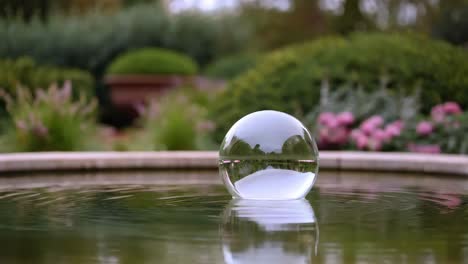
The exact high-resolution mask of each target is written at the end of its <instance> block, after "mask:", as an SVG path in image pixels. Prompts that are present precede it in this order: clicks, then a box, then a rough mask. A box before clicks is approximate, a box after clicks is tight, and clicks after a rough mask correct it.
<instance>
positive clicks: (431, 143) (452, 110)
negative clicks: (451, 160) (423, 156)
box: [400, 102, 468, 154]
mask: <svg viewBox="0 0 468 264" xmlns="http://www.w3.org/2000/svg"><path fill="white" fill-rule="evenodd" d="M467 121H468V114H467V113H463V111H462V109H461V108H460V106H459V105H458V104H457V103H455V102H446V103H444V104H439V105H436V106H434V107H433V108H432V110H431V114H430V116H429V117H425V118H423V119H421V120H420V121H419V122H415V123H413V124H408V129H406V130H405V131H404V133H403V135H402V137H401V139H400V140H401V141H402V143H404V144H405V147H406V149H407V150H409V151H411V152H422V153H441V152H444V153H460V154H464V153H468V134H467V133H466V131H468V124H467Z"/></svg>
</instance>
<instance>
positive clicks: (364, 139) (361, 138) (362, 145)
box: [356, 134, 369, 149]
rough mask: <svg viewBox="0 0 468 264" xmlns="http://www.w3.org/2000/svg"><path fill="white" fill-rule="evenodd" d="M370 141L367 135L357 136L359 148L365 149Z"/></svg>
mask: <svg viewBox="0 0 468 264" xmlns="http://www.w3.org/2000/svg"><path fill="white" fill-rule="evenodd" d="M368 143H369V138H368V137H367V136H366V135H364V134H360V135H359V136H357V138H356V146H357V148H358V149H365V148H366V147H367V144H368Z"/></svg>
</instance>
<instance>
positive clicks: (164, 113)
mask: <svg viewBox="0 0 468 264" xmlns="http://www.w3.org/2000/svg"><path fill="white" fill-rule="evenodd" d="M184 91H185V92H184ZM201 93H203V92H200V91H194V89H193V88H184V89H181V90H179V91H175V92H172V93H170V94H167V95H166V96H165V97H163V98H162V99H161V100H159V101H157V102H153V103H151V104H150V105H149V106H148V107H146V108H145V109H144V110H143V109H142V112H143V117H142V120H141V124H142V126H143V130H144V131H143V134H140V135H139V137H140V138H141V139H142V140H139V141H137V145H135V146H133V148H136V149H150V150H197V149H213V148H214V143H213V142H212V141H211V137H210V132H211V131H212V130H213V129H214V124H213V123H212V122H211V121H209V120H207V119H206V110H205V108H204V107H203V104H204V103H205V102H206V101H207V100H209V99H207V98H205V99H200V98H201V97H202V95H200V94H201ZM200 103H201V104H200Z"/></svg>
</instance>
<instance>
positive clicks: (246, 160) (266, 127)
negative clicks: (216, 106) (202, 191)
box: [219, 110, 318, 200]
mask: <svg viewBox="0 0 468 264" xmlns="http://www.w3.org/2000/svg"><path fill="white" fill-rule="evenodd" d="M219 170H220V174H221V176H222V178H223V181H224V184H225V185H226V187H227V189H228V191H229V192H230V193H231V194H232V196H233V197H235V198H244V199H259V200H290V199H300V198H303V197H305V196H306V194H307V193H308V192H309V191H310V189H311V188H312V186H313V184H314V182H315V179H316V175H317V171H318V150H317V145H316V144H315V141H314V140H313V138H312V137H311V136H310V133H309V131H307V129H306V128H305V127H304V126H303V125H302V123H301V122H300V121H299V120H297V119H296V118H294V117H292V116H290V115H288V114H285V113H282V112H278V111H270V110H268V111H259V112H254V113H251V114H249V115H247V116H244V117H243V118H241V119H240V120H239V121H237V122H236V123H235V124H234V125H233V126H232V127H231V129H230V130H229V131H228V133H227V134H226V137H225V138H224V140H223V143H222V144H221V148H220V151H219Z"/></svg>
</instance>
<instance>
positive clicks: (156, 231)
mask: <svg viewBox="0 0 468 264" xmlns="http://www.w3.org/2000/svg"><path fill="white" fill-rule="evenodd" d="M306 198H307V199H305V200H292V201H252V200H233V199H232V198H231V196H230V195H228V193H227V191H226V190H225V188H224V186H223V185H222V183H221V179H220V177H219V175H218V173H217V172H214V171H190V172H182V171H175V172H150V171H134V172H106V173H76V174H69V173H67V174H57V173H55V174H38V175H11V176H4V177H2V178H0V245H1V247H0V263H192V264H196V263H468V225H466V223H467V221H468V181H467V180H466V179H463V178H459V177H458V178H457V177H450V176H429V175H413V174H379V173H359V172H321V173H320V174H319V176H318V180H317V183H316V184H315V186H314V187H313V189H312V191H311V192H310V193H309V195H308V196H307V197H306Z"/></svg>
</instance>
